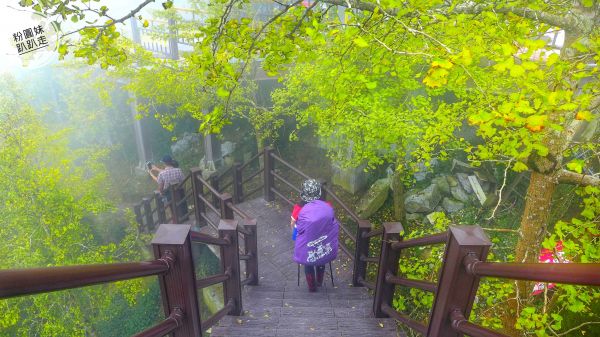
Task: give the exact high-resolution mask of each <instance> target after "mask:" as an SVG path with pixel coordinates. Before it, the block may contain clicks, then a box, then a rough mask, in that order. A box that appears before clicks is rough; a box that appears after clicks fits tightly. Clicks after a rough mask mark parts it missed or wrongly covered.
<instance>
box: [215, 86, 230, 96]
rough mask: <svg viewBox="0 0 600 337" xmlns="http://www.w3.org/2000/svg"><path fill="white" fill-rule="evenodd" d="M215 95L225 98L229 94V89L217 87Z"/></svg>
mask: <svg viewBox="0 0 600 337" xmlns="http://www.w3.org/2000/svg"><path fill="white" fill-rule="evenodd" d="M217 96H219V97H222V98H225V97H228V96H229V90H227V89H225V88H219V89H217Z"/></svg>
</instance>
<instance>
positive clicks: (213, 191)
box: [196, 176, 221, 196]
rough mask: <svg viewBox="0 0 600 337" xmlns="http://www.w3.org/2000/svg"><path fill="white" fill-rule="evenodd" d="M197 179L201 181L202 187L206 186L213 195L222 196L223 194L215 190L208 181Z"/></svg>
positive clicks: (197, 177)
mask: <svg viewBox="0 0 600 337" xmlns="http://www.w3.org/2000/svg"><path fill="white" fill-rule="evenodd" d="M196 179H198V181H200V182H201V183H202V185H204V186H206V187H207V188H208V190H209V191H210V192H211V193H212V194H214V195H216V196H220V195H221V192H219V191H217V190H215V189H214V188H213V187H212V185H211V184H209V183H208V182H207V181H206V180H204V179H202V178H201V177H200V176H196Z"/></svg>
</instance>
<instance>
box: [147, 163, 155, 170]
mask: <svg viewBox="0 0 600 337" xmlns="http://www.w3.org/2000/svg"><path fill="white" fill-rule="evenodd" d="M152 165H153V164H152V162H151V161H147V162H146V167H147V168H148V170H152Z"/></svg>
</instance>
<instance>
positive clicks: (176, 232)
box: [0, 148, 600, 337]
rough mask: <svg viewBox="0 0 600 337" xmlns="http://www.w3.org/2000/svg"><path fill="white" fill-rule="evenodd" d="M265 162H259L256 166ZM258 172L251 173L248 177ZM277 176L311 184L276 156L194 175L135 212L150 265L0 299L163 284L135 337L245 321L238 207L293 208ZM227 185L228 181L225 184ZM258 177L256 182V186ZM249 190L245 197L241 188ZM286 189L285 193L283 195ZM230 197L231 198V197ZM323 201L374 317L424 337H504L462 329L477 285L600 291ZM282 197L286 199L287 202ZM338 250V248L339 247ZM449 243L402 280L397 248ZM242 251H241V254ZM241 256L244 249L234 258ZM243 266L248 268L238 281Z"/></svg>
mask: <svg viewBox="0 0 600 337" xmlns="http://www.w3.org/2000/svg"><path fill="white" fill-rule="evenodd" d="M261 157H262V163H261V161H260V159H261ZM252 168H254V171H253V172H252V173H247V174H246V173H245V172H246V170H250V169H252ZM283 170H287V171H288V172H292V173H293V174H295V175H296V176H297V177H298V178H300V179H307V178H309V177H308V176H307V175H306V174H304V173H303V172H302V171H300V170H298V169H297V168H295V167H293V166H292V165H291V164H289V163H288V162H286V161H285V160H283V159H282V158H281V157H279V156H277V155H276V154H274V153H273V151H272V150H271V149H270V148H265V150H264V151H263V152H260V153H258V154H256V155H255V156H253V157H252V158H251V159H250V160H249V161H248V162H246V163H244V164H237V163H236V164H235V165H234V166H232V167H231V168H230V169H228V170H226V171H224V172H223V173H221V174H220V175H217V176H216V178H211V179H209V180H208V181H207V180H205V179H203V178H202V175H201V171H200V170H198V169H193V170H192V171H191V174H190V175H188V176H187V177H186V178H185V180H184V181H183V182H182V183H181V184H179V185H178V186H175V187H174V188H173V189H171V190H170V191H169V192H168V193H171V198H170V200H171V201H169V202H164V200H163V197H162V196H161V195H159V194H157V193H156V194H154V195H153V196H152V197H150V198H145V199H143V201H142V203H141V204H139V205H137V206H136V207H135V214H136V218H137V221H138V222H139V223H140V225H141V226H142V227H144V228H145V229H146V230H148V231H151V230H153V229H154V228H156V227H157V225H160V226H159V227H158V230H157V231H156V234H155V236H154V239H153V240H152V247H153V250H154V256H155V259H154V260H152V261H146V262H132V263H120V264H105V265H90V266H70V267H54V268H37V269H26V270H0V299H2V298H9V297H14V296H23V295H30V294H35V293H41V292H49V291H57V290H64V289H71V288H78V287H83V286H87V285H92V284H100V283H108V282H115V281H120V280H127V279H132V278H136V277H144V276H152V275H156V276H158V277H159V282H160V290H161V294H162V299H163V306H164V312H165V313H166V315H167V318H166V319H165V320H164V321H162V322H161V323H159V324H157V325H155V326H153V327H151V328H150V329H147V330H145V331H143V332H141V333H139V334H137V335H136V336H143V337H148V336H163V335H165V334H169V333H170V334H171V335H172V336H173V337H179V336H202V334H203V331H205V330H206V329H208V328H210V327H211V326H213V325H214V324H215V323H217V322H218V321H219V320H220V319H221V318H222V317H223V316H225V315H228V314H229V315H240V314H241V313H242V296H241V287H242V286H244V285H256V284H258V252H257V230H256V219H253V218H252V217H251V216H249V215H248V214H247V213H245V212H244V211H243V210H242V209H240V208H239V207H238V206H236V203H239V202H242V201H243V200H244V199H246V198H248V197H249V196H251V195H254V194H255V193H256V192H258V191H260V190H262V191H263V192H264V198H265V200H267V201H273V200H274V199H275V197H278V198H281V199H282V200H283V201H285V202H286V203H288V204H290V205H292V204H293V202H292V199H291V198H294V193H295V194H296V197H297V196H298V194H299V192H300V191H299V189H298V188H297V187H296V185H298V182H292V181H291V180H290V179H289V178H285V177H284V174H283V172H282V171H283ZM228 177H230V178H231V180H230V182H226V179H228ZM261 177H262V182H259V181H258V179H259V178H261ZM248 185H250V186H251V188H250V190H248V192H244V191H245V187H247V186H248ZM286 188H287V191H288V192H285V191H284V190H285V189H286ZM227 189H231V190H232V193H233V195H232V194H230V193H229V192H227V191H226V190H227ZM322 190H323V192H324V199H329V200H330V201H331V202H332V203H334V204H335V205H337V206H338V210H341V211H343V212H344V214H345V215H346V216H348V217H349V218H350V219H351V220H349V221H353V222H355V223H356V224H357V226H356V230H355V232H354V233H353V232H352V231H351V229H349V226H348V225H347V224H346V223H343V224H342V228H341V229H342V230H341V235H343V236H346V237H349V238H350V239H351V240H352V242H353V243H354V244H355V247H354V249H352V247H348V246H346V245H345V244H344V243H342V245H341V247H340V248H341V250H342V251H344V252H345V253H346V254H347V255H348V256H349V257H350V258H351V259H352V260H353V262H354V269H353V284H354V286H365V287H368V288H371V289H374V290H375V296H374V300H373V312H374V314H375V316H376V317H392V318H395V319H396V320H398V321H400V322H401V323H403V324H405V325H407V326H408V327H410V328H411V329H413V330H415V331H417V332H419V333H421V334H423V335H426V336H428V337H450V336H452V337H458V336H461V335H462V334H468V335H470V336H482V337H483V336H495V337H502V336H504V335H502V334H499V333H497V332H494V331H491V330H489V329H486V328H484V327H481V326H478V325H476V324H473V323H471V322H469V321H468V319H467V317H469V315H470V312H471V309H472V306H473V301H474V299H475V296H476V293H477V289H478V286H479V279H480V278H481V277H498V278H509V279H518V280H531V281H539V282H555V283H570V284H580V285H591V286H600V277H598V275H600V264H598V263H586V264H582V263H568V264H514V263H493V262H486V257H487V253H488V250H489V248H490V246H491V243H490V241H489V240H488V238H487V236H486V235H485V233H484V232H483V230H482V229H481V228H480V227H479V226H451V227H450V229H449V230H448V231H447V232H443V233H439V234H436V235H430V236H426V237H421V238H414V239H410V240H403V237H402V233H403V228H402V225H401V224H400V223H398V222H390V223H384V224H383V227H382V228H380V229H373V228H372V225H371V223H370V222H369V221H367V220H364V219H360V218H359V217H358V216H357V215H356V214H355V213H354V212H353V211H352V210H351V209H350V208H349V207H348V206H347V205H346V204H345V203H344V202H343V201H342V200H340V198H339V197H338V196H336V195H335V194H334V193H333V192H332V191H331V190H330V189H329V188H328V187H327V186H326V184H324V183H323V185H322ZM286 193H287V195H288V196H286ZM191 215H194V218H193V220H194V221H195V224H196V225H199V226H202V225H207V226H210V227H211V228H212V229H213V230H214V231H216V233H217V234H216V235H215V236H213V235H210V234H207V233H202V232H196V231H192V230H191V227H192V225H191V224H166V222H168V221H170V222H173V223H177V222H179V221H181V220H183V219H185V218H187V217H190V216H191ZM375 237H380V238H381V246H380V252H381V253H380V255H379V256H370V254H369V250H370V245H371V242H370V240H371V239H372V238H375ZM340 241H342V240H340ZM193 243H202V244H209V245H217V246H219V255H220V258H221V259H220V260H221V272H220V273H219V274H216V275H210V276H207V277H204V278H202V279H198V280H197V279H196V276H195V271H194V264H193V259H192V250H191V245H192V244H193ZM433 244H445V245H446V246H445V252H444V258H443V261H442V266H441V270H440V272H439V278H438V282H437V283H434V282H429V281H425V280H414V279H408V278H405V277H402V276H401V275H398V269H399V268H398V267H399V263H400V262H399V261H400V260H399V259H400V254H401V251H402V250H403V249H410V248H413V247H418V246H425V245H433ZM241 248H242V249H241ZM240 249H241V250H240ZM240 261H245V263H246V264H245V268H244V271H245V275H244V276H242V270H241V268H240ZM368 263H376V264H378V271H377V278H376V280H375V282H369V281H367V280H366V271H367V264H368ZM218 283H223V292H224V299H225V301H224V307H223V308H222V309H220V310H219V311H217V312H216V313H215V314H213V315H212V316H210V317H208V318H206V319H204V320H202V318H201V313H200V311H199V309H198V303H197V298H198V297H197V291H198V290H199V289H202V288H205V287H209V286H211V285H215V284H218ZM396 286H403V287H409V288H417V289H421V290H424V291H429V292H432V293H433V294H434V303H433V307H432V310H431V313H430V316H429V321H428V322H426V323H424V322H419V321H416V320H413V319H411V318H410V317H409V316H408V315H405V314H402V313H400V312H397V311H396V310H395V309H394V308H393V307H392V301H393V297H394V291H395V287H396Z"/></svg>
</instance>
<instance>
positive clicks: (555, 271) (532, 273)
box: [464, 254, 600, 286]
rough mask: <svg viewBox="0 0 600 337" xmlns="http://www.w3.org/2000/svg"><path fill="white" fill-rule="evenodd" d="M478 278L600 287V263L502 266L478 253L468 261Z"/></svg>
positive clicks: (469, 257) (471, 272)
mask: <svg viewBox="0 0 600 337" xmlns="http://www.w3.org/2000/svg"><path fill="white" fill-rule="evenodd" d="M464 266H465V268H466V270H467V273H469V274H470V275H474V276H487V277H499V278H507V279H511V280H526V281H538V282H552V283H565V284H577V285H587V286H600V263H500V262H482V261H480V260H479V259H478V258H477V256H475V255H474V254H469V255H467V256H466V257H465V259H464Z"/></svg>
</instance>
